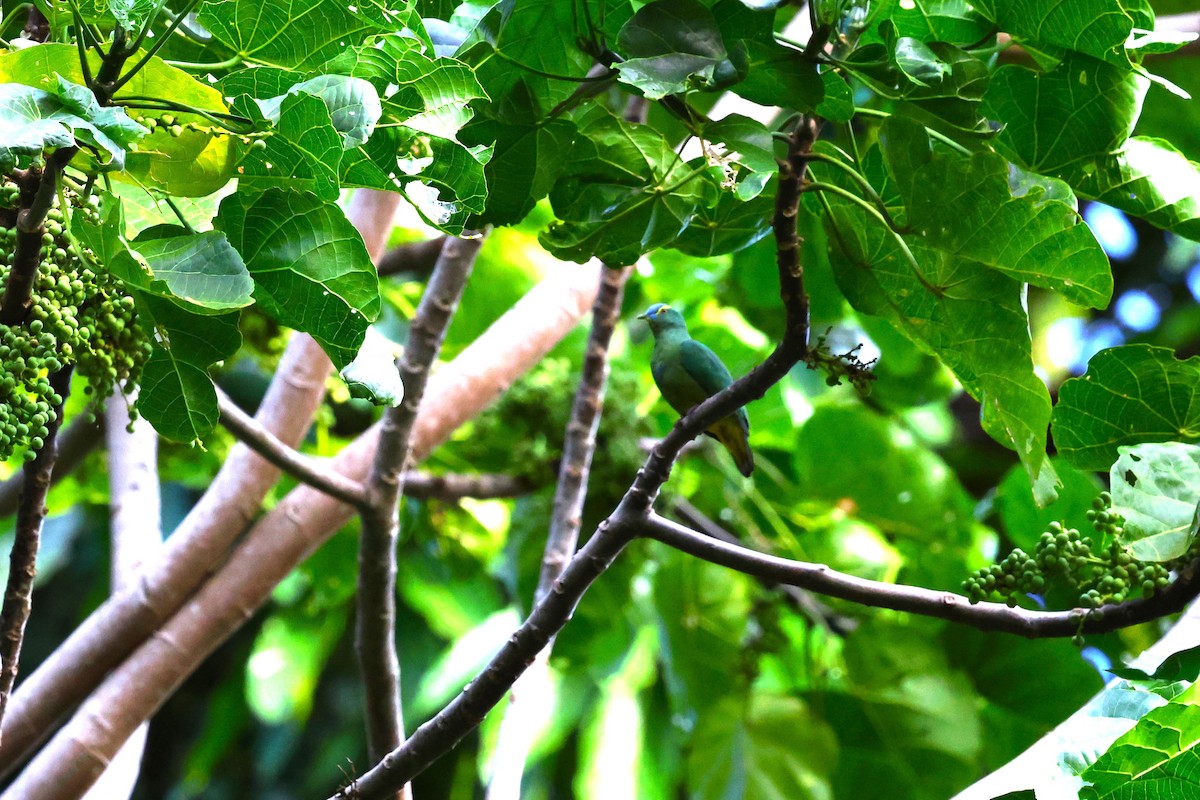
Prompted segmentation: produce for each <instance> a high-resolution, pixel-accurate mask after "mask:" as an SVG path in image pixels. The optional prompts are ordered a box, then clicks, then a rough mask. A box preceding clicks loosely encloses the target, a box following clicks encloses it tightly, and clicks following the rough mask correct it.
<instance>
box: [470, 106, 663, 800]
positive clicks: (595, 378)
mask: <svg viewBox="0 0 1200 800" xmlns="http://www.w3.org/2000/svg"><path fill="white" fill-rule="evenodd" d="M638 99H639V100H640V99H641V98H638ZM643 107H644V103H643ZM631 271H632V269H631V268H629V267H625V268H613V267H608V266H606V267H605V268H604V269H603V270H602V271H601V273H600V289H599V291H598V292H597V294H596V302H595V303H594V304H593V305H592V330H591V333H590V334H589V336H588V342H587V349H586V351H585V353H586V354H585V356H584V360H583V371H582V374H581V375H580V377H579V385H578V386H577V387H576V389H575V399H574V401H573V402H572V404H571V415H570V417H569V418H568V420H567V429H566V434H565V436H564V441H563V456H562V462H561V463H560V464H559V469H558V483H557V485H556V487H555V491H554V510H553V512H552V514H551V517H550V530H549V533H548V535H547V536H546V546H545V549H544V550H543V551H542V568H541V573H540V574H539V576H538V583H537V589H536V590H535V592H534V600H533V602H534V604H535V605H536V604H538V603H540V602H541V601H542V600H544V599H545V597H546V595H547V594H549V592H550V590H551V589H552V588H553V586H554V584H555V581H557V580H558V579H559V577H561V576H562V573H563V570H564V569H566V566H567V563H568V562H569V561H570V560H571V557H572V556H573V555H574V554H575V548H576V546H577V544H578V542H579V529H580V527H581V525H582V524H583V502H584V500H585V498H586V497H587V484H588V472H589V471H590V470H591V466H592V456H593V454H594V452H595V449H596V430H597V429H598V428H599V427H600V414H601V411H602V410H603V408H604V388H605V384H606V383H607V382H608V371H609V360H608V346H609V342H610V341H611V340H612V334H613V330H614V329H615V328H616V325H617V319H618V317H619V316H620V313H621V299H622V298H623V297H624V294H625V281H626V280H628V278H629V274H630V272H631ZM553 644H554V642H553V639H551V641H549V642H548V643H547V644H546V646H545V647H544V648H542V650H541V652H540V653H538V655H537V659H536V660H537V662H538V668H537V669H535V670H531V671H529V672H526V673H525V674H524V675H522V676H521V680H519V681H517V684H516V685H514V686H513V687H512V696H511V698H510V700H509V704H508V708H507V709H506V710H505V712H504V719H503V720H502V721H501V724H500V738H499V741H498V743H497V745H496V752H495V753H494V754H493V757H492V763H493V764H495V765H496V769H495V770H494V771H493V773H492V777H491V780H490V781H489V782H488V790H487V796H488V797H489V798H490V799H491V800H500V798H510V797H511V798H517V797H520V793H521V777H522V774H523V773H524V769H525V761H526V759H527V758H528V755H529V746H530V744H531V738H530V721H529V719H528V717H529V710H530V708H531V707H532V706H531V705H530V703H529V699H530V697H531V695H532V694H533V692H532V691H529V690H531V689H533V688H534V687H533V686H532V685H531V684H529V683H526V681H531V682H532V681H536V680H537V679H538V678H539V677H540V676H543V675H544V668H545V666H546V664H547V662H548V661H549V658H550V648H551V647H553ZM535 702H536V701H535Z"/></svg>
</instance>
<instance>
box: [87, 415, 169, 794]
mask: <svg viewBox="0 0 1200 800" xmlns="http://www.w3.org/2000/svg"><path fill="white" fill-rule="evenodd" d="M118 397H120V396H119V395H118ZM125 399H126V401H127V402H128V403H130V404H132V403H133V402H134V399H135V396H126V397H125ZM103 419H104V421H105V429H106V431H107V435H106V439H107V444H108V485H109V490H108V493H109V503H108V505H109V539H110V541H111V543H112V546H111V547H110V548H109V552H110V554H111V555H110V558H109V574H110V575H111V580H112V591H114V592H115V591H118V590H120V589H124V588H126V587H128V586H129V585H131V584H133V583H134V582H136V581H137V578H138V576H139V575H140V574H141V573H142V572H144V571H145V570H146V568H147V567H149V566H150V565H151V564H153V563H154V560H155V559H156V557H157V556H158V554H159V552H160V551H161V549H162V524H161V508H162V497H161V493H160V492H159V484H158V469H157V465H158V435H157V434H156V433H155V432H154V429H153V428H152V427H150V424H149V423H148V422H146V420H145V419H142V418H140V417H139V418H138V419H136V420H131V419H130V418H129V410H128V408H127V407H126V404H125V403H123V402H120V401H118V400H117V399H116V398H114V399H112V400H110V401H109V403H108V408H107V409H105V413H104V415H103ZM146 730H147V726H146V725H145V724H143V725H140V726H138V729H137V730H136V731H134V733H133V735H132V736H130V737H129V739H128V740H127V741H126V742H125V744H124V745H122V746H121V749H120V751H119V752H118V753H117V755H116V756H115V757H114V758H113V760H112V761H111V762H110V763H109V764H108V766H107V768H105V770H104V774H103V775H101V776H100V779H99V780H98V781H96V784H95V785H94V786H93V787H92V788H91V789H90V790H89V791H88V793H87V795H85V796H84V798H83V800H118V799H119V798H127V797H129V796H130V795H131V794H132V793H133V788H134V786H135V784H136V783H137V779H138V774H139V772H140V769H141V761H142V754H143V752H144V750H145V743H146Z"/></svg>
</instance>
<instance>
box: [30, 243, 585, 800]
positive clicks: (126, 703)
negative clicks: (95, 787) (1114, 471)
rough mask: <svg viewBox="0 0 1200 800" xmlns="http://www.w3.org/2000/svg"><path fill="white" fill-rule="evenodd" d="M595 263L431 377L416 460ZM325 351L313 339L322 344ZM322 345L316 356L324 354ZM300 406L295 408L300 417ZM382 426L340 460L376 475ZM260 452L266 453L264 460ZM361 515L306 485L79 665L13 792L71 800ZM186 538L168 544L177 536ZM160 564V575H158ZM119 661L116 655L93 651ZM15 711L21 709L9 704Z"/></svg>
mask: <svg viewBox="0 0 1200 800" xmlns="http://www.w3.org/2000/svg"><path fill="white" fill-rule="evenodd" d="M597 280H598V274H597V271H596V270H595V269H589V268H587V267H579V266H575V265H571V267H570V268H569V269H559V270H555V271H553V272H551V273H550V275H548V276H547V277H546V278H545V279H543V280H542V281H541V282H540V283H539V284H538V285H537V286H536V287H534V288H533V289H532V290H531V291H530V292H529V293H528V294H527V295H526V296H525V297H524V298H523V299H522V300H521V301H520V302H519V303H517V305H516V306H514V307H513V308H512V309H510V310H509V311H508V312H507V313H506V314H505V315H504V316H503V317H501V318H500V319H499V320H497V321H496V322H495V323H494V324H493V325H492V326H491V327H490V328H488V330H487V332H486V333H484V334H483V335H482V336H481V337H480V338H479V339H477V340H476V341H475V342H474V343H472V344H471V346H469V347H468V348H467V349H466V350H464V351H463V352H461V353H460V354H459V355H458V357H457V358H455V359H454V361H453V362H451V363H450V364H449V365H447V366H446V367H445V368H444V369H441V370H439V371H438V372H437V374H435V375H433V376H432V377H431V378H430V382H429V388H428V389H427V395H428V400H427V402H426V403H424V404H423V406H422V409H421V413H420V416H419V418H418V420H417V427H416V430H414V432H413V451H414V453H415V456H414V458H415V460H418V461H419V460H421V459H423V458H425V457H426V456H427V455H428V453H429V452H430V451H431V450H432V449H433V448H434V447H435V446H437V445H438V444H440V443H441V442H443V441H445V440H446V439H447V438H448V437H449V436H450V434H451V433H452V432H453V431H454V430H456V429H457V428H458V427H459V426H460V425H462V424H463V423H464V422H465V421H467V420H468V419H471V418H473V417H475V416H477V415H478V414H479V413H480V412H481V411H482V410H483V409H484V408H486V407H487V406H488V405H489V404H491V403H492V402H493V401H494V400H495V399H496V398H497V397H498V396H499V394H500V393H501V392H502V391H503V390H504V388H506V387H507V386H509V385H511V384H512V382H513V381H515V380H516V379H517V378H519V377H520V376H521V375H522V374H524V373H525V372H527V371H528V370H529V369H530V368H532V367H533V366H534V365H535V364H536V363H538V362H539V361H540V360H541V359H542V358H544V357H545V355H546V353H548V352H549V351H550V349H551V348H552V347H553V346H554V345H555V344H557V343H558V342H559V341H561V340H562V338H563V337H564V336H565V335H566V334H567V333H568V332H569V331H570V330H571V329H573V328H574V327H575V325H576V324H577V323H578V321H579V320H580V318H581V317H582V316H583V315H584V314H585V313H586V311H587V309H588V307H589V306H590V305H591V303H592V300H593V298H594V297H595V290H596V281H597ZM314 348H315V346H314ZM319 353H320V350H319V348H316V349H314V350H313V351H312V353H310V358H311V357H312V355H313V354H319ZM292 413H294V412H292ZM378 432H379V428H378V426H376V427H373V428H371V429H370V430H369V431H368V432H367V433H365V434H363V435H362V436H360V437H359V438H358V439H356V440H355V441H353V442H352V443H350V444H349V445H347V446H346V447H345V448H343V449H342V450H341V452H339V453H338V455H337V456H335V457H334V458H333V459H331V467H332V468H333V469H337V470H338V471H340V472H342V473H343V474H344V475H347V476H348V477H351V478H352V479H355V480H362V479H363V478H364V477H366V474H367V472H368V470H369V469H370V465H371V462H372V459H373V457H374V452H375V442H376V437H377V436H378ZM255 458H256V459H257V458H258V457H257V456H255ZM352 516H353V509H352V508H350V507H349V506H346V505H345V504H342V503H339V502H338V501H336V500H333V499H331V498H330V497H329V496H327V495H325V494H322V493H320V492H318V491H316V490H315V489H311V488H309V487H307V486H299V487H297V488H295V489H293V490H292V491H291V492H290V493H289V494H288V495H287V496H286V497H284V498H283V499H282V500H281V501H280V502H279V503H278V504H277V505H276V506H275V508H273V509H272V510H271V511H270V512H269V513H268V514H266V515H264V516H263V518H262V519H261V520H260V521H259V522H258V523H257V524H256V525H255V526H254V528H253V529H252V530H251V531H250V532H249V533H248V534H246V536H245V537H244V538H243V539H242V541H241V543H240V544H239V545H238V546H237V548H236V549H235V550H234V552H233V553H232V554H231V555H230V557H229V558H228V559H227V560H226V561H225V563H224V564H223V565H221V567H220V569H219V570H217V571H216V572H215V574H212V575H211V577H209V578H208V580H207V582H206V583H204V584H203V585H202V586H201V587H200V588H199V589H198V591H196V592H195V593H194V594H193V595H191V596H190V597H189V599H188V602H187V603H186V604H184V605H183V606H182V607H181V608H179V609H178V611H177V612H176V613H174V616H172V617H170V618H169V619H168V620H166V621H165V622H163V623H162V624H161V625H160V626H159V628H158V629H157V631H156V633H155V635H154V636H153V637H151V638H149V639H147V640H146V641H145V642H144V643H142V644H141V646H140V647H138V648H137V649H136V650H134V651H133V652H132V653H129V654H128V656H127V657H125V658H124V660H123V661H122V663H120V664H119V665H118V666H116V668H115V669H112V670H111V672H108V674H107V675H105V674H104V672H103V671H102V670H107V669H110V667H108V666H104V667H97V666H95V665H94V664H92V663H90V662H75V663H76V665H78V664H87V666H88V668H86V669H80V668H79V667H78V666H76V667H75V671H76V672H77V673H79V675H78V680H79V681H80V682H81V683H87V684H88V685H89V691H90V690H91V687H95V691H94V692H93V693H92V695H91V696H90V697H89V698H88V699H87V701H86V702H85V703H84V704H83V705H82V706H81V707H80V708H79V710H78V711H76V713H75V714H74V716H73V717H72V718H71V720H70V722H69V723H68V724H67V725H66V726H65V727H64V728H63V729H62V730H60V731H59V732H58V733H57V734H55V736H54V740H53V741H52V742H50V743H49V744H48V745H47V746H46V747H45V748H44V749H43V750H42V751H41V752H40V753H39V754H38V755H37V756H36V757H35V758H34V760H33V761H32V762H31V763H30V765H29V766H28V767H27V768H26V769H25V771H24V772H22V774H21V775H20V776H19V777H18V778H17V780H16V781H15V782H14V783H13V784H12V786H11V787H10V788H9V790H8V791H9V792H10V793H11V794H12V796H14V797H18V796H19V797H36V798H38V800H67V798H73V797H76V796H78V794H79V792H81V791H82V787H86V786H87V785H88V784H89V783H90V782H92V781H94V780H95V776H96V775H97V774H99V772H100V771H101V770H103V767H104V763H105V761H106V760H107V759H108V758H111V757H112V754H113V753H115V752H116V750H117V748H118V747H119V745H120V743H121V742H122V741H123V740H124V739H125V738H126V737H128V736H129V734H130V733H131V732H132V731H133V730H134V729H135V728H136V727H137V726H138V725H139V724H140V723H141V722H143V721H144V720H145V719H147V718H148V717H149V716H150V715H152V714H153V713H154V712H155V711H156V710H157V709H158V708H159V707H160V706H161V704H162V703H163V702H164V701H165V700H166V699H167V698H168V697H169V696H170V695H171V693H172V692H173V691H174V689H175V687H177V686H178V685H179V684H180V683H181V682H182V681H183V680H184V678H186V677H187V675H188V674H189V673H190V672H191V671H192V670H194V669H195V668H196V666H197V665H198V664H199V663H200V662H201V661H202V660H203V659H204V658H205V657H206V656H207V655H208V654H210V653H211V652H212V651H213V650H214V649H216V647H217V646H218V645H220V644H221V642H223V641H224V640H225V639H226V638H227V637H228V636H229V635H230V634H232V633H233V632H234V631H235V630H237V629H238V627H239V626H241V625H242V624H244V623H245V621H246V620H247V619H249V618H250V616H251V615H252V614H253V613H254V612H255V610H256V609H258V608H259V607H261V606H262V604H263V603H265V602H266V601H267V600H268V599H269V598H270V596H271V592H272V591H273V590H274V588H275V586H276V585H277V584H278V583H279V582H280V581H282V580H283V579H284V578H285V577H286V576H287V575H288V573H289V572H291V570H292V569H294V568H295V566H296V565H297V564H299V563H300V562H301V561H302V560H303V559H304V558H306V557H307V556H308V555H309V554H311V553H312V552H313V550H315V549H316V548H317V547H318V546H319V545H320V544H321V543H322V542H324V541H325V540H326V539H327V538H328V537H329V536H330V535H332V534H333V533H334V532H335V531H337V530H338V529H339V528H340V527H341V526H342V525H344V524H345V523H346V522H347V521H348V520H349V519H350V518H351V517H352ZM178 535H179V534H178V533H176V534H174V535H172V537H171V539H169V540H168V542H170V541H172V540H173V539H174V538H175V536H178ZM157 572H158V570H156V571H155V574H157ZM95 655H96V656H97V658H98V659H99V661H100V662H102V663H109V662H108V659H109V657H110V656H109V654H108V653H107V652H106V651H104V650H102V649H101V650H100V651H99V652H97V653H96V654H95ZM27 684H28V681H26V683H25V684H23V685H22V688H21V691H18V692H17V694H16V695H15V696H14V700H18V699H21V698H22V695H23V694H24V697H25V702H27V703H29V704H32V705H35V706H36V707H37V711H38V713H40V714H43V715H44V716H48V717H49V719H50V722H49V723H47V727H49V726H51V725H52V724H53V721H54V720H55V719H57V718H58V717H59V716H61V715H63V714H65V713H66V712H67V711H69V708H70V707H69V706H67V707H64V706H62V705H61V704H60V701H59V697H57V696H56V695H55V692H54V691H53V689H55V687H54V686H51V687H50V688H51V690H52V691H51V692H50V694H49V695H48V696H45V697H46V699H48V700H53V701H54V705H53V706H51V707H48V708H47V707H44V706H42V705H40V704H39V701H40V700H41V699H43V697H44V696H43V695H42V694H39V693H36V692H26V691H25V686H26V685H27ZM10 715H11V711H10Z"/></svg>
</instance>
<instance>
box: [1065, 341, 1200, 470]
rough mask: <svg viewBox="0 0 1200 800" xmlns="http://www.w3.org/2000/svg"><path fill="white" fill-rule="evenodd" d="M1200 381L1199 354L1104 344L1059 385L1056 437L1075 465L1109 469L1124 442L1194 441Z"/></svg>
mask: <svg viewBox="0 0 1200 800" xmlns="http://www.w3.org/2000/svg"><path fill="white" fill-rule="evenodd" d="M1198 385H1200V357H1192V358H1189V359H1187V360H1183V361H1181V360H1179V359H1177V358H1176V357H1175V354H1174V352H1173V351H1172V350H1171V349H1169V348H1165V347H1151V346H1149V345H1144V344H1133V345H1125V346H1123V347H1113V348H1109V349H1107V350H1102V351H1100V352H1099V353H1097V354H1096V355H1094V356H1092V359H1091V361H1089V362H1088V370H1087V372H1086V373H1085V374H1084V375H1082V376H1081V377H1078V378H1072V379H1070V380H1068V381H1067V382H1066V383H1064V384H1063V385H1062V388H1061V389H1060V390H1059V393H1058V404H1057V406H1055V409H1054V420H1053V432H1054V442H1055V444H1056V445H1057V447H1058V450H1059V452H1060V453H1062V454H1063V455H1064V456H1066V457H1067V459H1068V460H1070V461H1071V463H1073V464H1075V465H1076V466H1078V467H1080V468H1082V469H1092V470H1104V469H1108V467H1109V466H1110V465H1111V464H1112V463H1113V462H1114V461H1115V460H1116V458H1117V448H1118V447H1119V446H1121V445H1134V444H1140V443H1142V442H1168V441H1183V442H1187V441H1195V440H1196V439H1200V403H1198V402H1197V391H1196V389H1197V386H1198Z"/></svg>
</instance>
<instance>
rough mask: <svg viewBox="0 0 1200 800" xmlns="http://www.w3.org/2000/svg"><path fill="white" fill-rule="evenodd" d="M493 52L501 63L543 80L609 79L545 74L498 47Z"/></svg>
mask: <svg viewBox="0 0 1200 800" xmlns="http://www.w3.org/2000/svg"><path fill="white" fill-rule="evenodd" d="M492 52H493V53H495V55H496V57H497V58H499V59H500V60H501V61H503V62H505V63H508V64H512V65H513V66H514V67H516V68H518V69H522V70H525V71H526V72H528V73H531V74H533V75H537V76H539V77H542V78H549V79H550V80H552V81H569V82H571V83H593V82H595V81H602V80H606V78H607V76H604V75H602V76H599V77H593V76H591V75H579V76H575V75H557V74H555V73H553V72H545V71H544V70H540V69H538V68H537V67H531V66H529V65H528V64H522V63H521V62H520V61H518V60H517V59H515V58H513V57H512V56H510V55H509V54H508V53H505V52H504V51H503V50H501V49H500V48H498V47H496V48H493V49H492Z"/></svg>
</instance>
